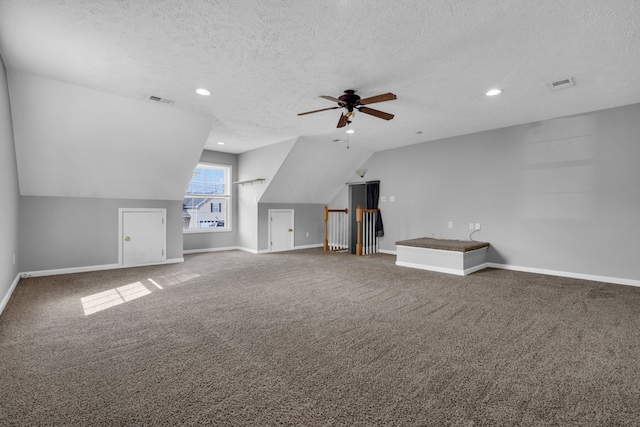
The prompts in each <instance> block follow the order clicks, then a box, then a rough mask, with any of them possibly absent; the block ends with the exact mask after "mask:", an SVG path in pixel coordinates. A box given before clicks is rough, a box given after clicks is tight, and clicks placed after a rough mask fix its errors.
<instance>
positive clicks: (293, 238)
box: [267, 209, 296, 252]
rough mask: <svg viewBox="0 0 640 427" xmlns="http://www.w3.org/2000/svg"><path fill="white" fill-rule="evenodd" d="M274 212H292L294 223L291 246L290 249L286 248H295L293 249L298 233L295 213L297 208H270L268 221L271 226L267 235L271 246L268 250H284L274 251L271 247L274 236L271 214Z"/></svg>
mask: <svg viewBox="0 0 640 427" xmlns="http://www.w3.org/2000/svg"><path fill="white" fill-rule="evenodd" d="M273 212H289V213H291V222H292V224H293V225H292V228H293V231H292V232H291V248H290V249H285V250H293V249H295V244H296V243H295V234H296V227H295V225H296V217H295V214H296V213H295V209H269V211H268V213H267V215H268V216H267V218H268V219H267V221H268V223H269V227H268V229H269V233H268V235H267V238H268V239H269V240H267V243H268V247H269V249H268V252H282V251H274V250H272V248H271V246H272V245H271V236H272V234H271V224H272V223H273V221H271V214H272V213H273Z"/></svg>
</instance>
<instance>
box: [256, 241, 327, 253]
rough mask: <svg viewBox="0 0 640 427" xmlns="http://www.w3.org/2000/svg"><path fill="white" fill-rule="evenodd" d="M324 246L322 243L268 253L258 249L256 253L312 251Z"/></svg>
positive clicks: (265, 250)
mask: <svg viewBox="0 0 640 427" xmlns="http://www.w3.org/2000/svg"><path fill="white" fill-rule="evenodd" d="M323 246H324V244H323V243H315V244H313V245H302V246H294V247H293V248H291V249H284V250H282V251H270V250H269V249H260V250H259V251H258V253H259V254H268V253H271V252H289V251H298V250H300V249H314V248H321V247H323Z"/></svg>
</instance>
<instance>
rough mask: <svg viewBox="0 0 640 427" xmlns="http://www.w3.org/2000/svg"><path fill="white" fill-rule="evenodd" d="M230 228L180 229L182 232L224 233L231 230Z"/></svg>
mask: <svg viewBox="0 0 640 427" xmlns="http://www.w3.org/2000/svg"><path fill="white" fill-rule="evenodd" d="M231 231H233V230H231V229H230V228H222V227H220V228H194V229H191V230H182V233H183V234H199V233H225V232H231Z"/></svg>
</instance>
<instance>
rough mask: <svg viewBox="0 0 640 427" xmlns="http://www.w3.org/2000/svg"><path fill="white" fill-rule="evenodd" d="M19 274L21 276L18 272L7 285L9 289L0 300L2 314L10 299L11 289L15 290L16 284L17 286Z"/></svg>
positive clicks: (0, 312)
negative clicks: (9, 284)
mask: <svg viewBox="0 0 640 427" xmlns="http://www.w3.org/2000/svg"><path fill="white" fill-rule="evenodd" d="M20 276H21V274H18V275H17V276H16V278H15V279H13V283H11V286H9V290H8V291H7V293H6V294H5V295H4V297H3V298H2V301H1V302H0V314H2V312H3V311H4V309H5V308H6V307H7V304H9V300H10V299H11V295H13V291H15V289H16V286H18V282H19V281H20Z"/></svg>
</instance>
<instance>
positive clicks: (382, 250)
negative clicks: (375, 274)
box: [378, 249, 398, 255]
mask: <svg viewBox="0 0 640 427" xmlns="http://www.w3.org/2000/svg"><path fill="white" fill-rule="evenodd" d="M378 252H380V253H381V254H387V255H398V251H389V250H387V249H378Z"/></svg>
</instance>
